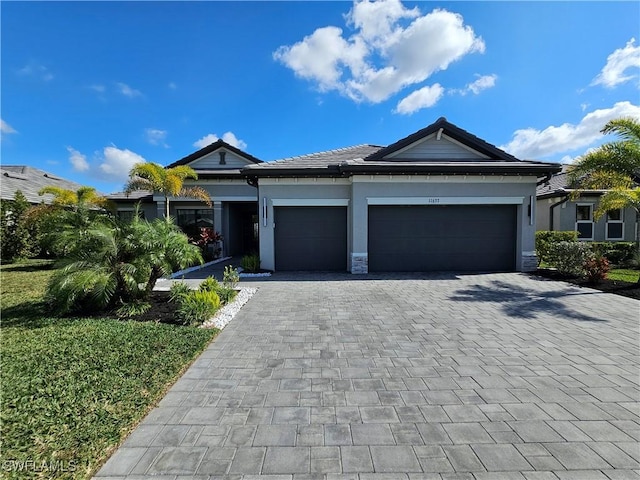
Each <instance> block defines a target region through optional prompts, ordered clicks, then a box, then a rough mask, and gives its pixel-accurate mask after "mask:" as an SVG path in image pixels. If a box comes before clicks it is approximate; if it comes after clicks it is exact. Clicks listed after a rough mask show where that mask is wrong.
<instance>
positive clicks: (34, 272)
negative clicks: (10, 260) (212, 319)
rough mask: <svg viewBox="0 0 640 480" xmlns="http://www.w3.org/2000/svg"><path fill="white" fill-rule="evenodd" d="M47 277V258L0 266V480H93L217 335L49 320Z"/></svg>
mask: <svg viewBox="0 0 640 480" xmlns="http://www.w3.org/2000/svg"><path fill="white" fill-rule="evenodd" d="M52 272H53V270H51V264H50V262H46V261H30V262H27V263H22V264H16V265H3V266H2V267H1V268H0V282H1V283H0V284H1V295H0V305H1V308H2V326H1V333H2V335H1V338H0V346H1V351H2V356H1V358H0V367H1V370H0V371H1V377H0V392H2V398H1V410H0V418H1V423H2V449H1V454H0V465H2V468H3V470H2V471H1V473H0V477H2V478H16V479H17V478H43V477H44V478H56V479H57V478H59V479H62V478H65V479H66V478H74V479H83V478H90V476H91V474H93V473H95V472H96V470H97V468H98V467H99V466H100V465H101V464H102V463H104V461H105V460H106V459H107V458H108V456H109V455H110V454H111V453H112V452H113V450H114V449H115V448H116V447H117V446H118V444H119V443H120V442H121V441H122V440H123V439H124V438H125V437H126V435H127V434H128V433H129V432H130V431H131V430H132V429H133V428H134V427H135V426H136V425H137V423H138V422H139V421H140V420H141V419H142V418H143V417H144V416H145V414H146V413H147V412H148V411H149V410H150V409H151V408H152V407H153V406H154V404H155V403H156V402H157V401H158V400H159V399H160V398H161V397H162V396H163V394H164V392H166V390H167V388H168V387H169V386H170V385H171V384H172V383H173V382H174V381H175V380H176V379H177V378H178V377H179V375H180V374H181V373H182V372H183V371H184V370H185V368H186V367H187V366H188V365H189V364H190V363H191V362H192V361H193V359H194V358H195V357H196V356H197V354H198V353H199V352H201V351H202V350H203V349H204V348H205V346H206V345H207V344H208V343H209V342H210V340H211V339H212V338H213V337H214V336H215V334H216V333H217V332H216V331H215V330H203V329H198V328H191V327H180V326H175V325H164V324H155V323H137V322H123V321H119V320H115V319H103V318H101V319H98V318H55V317H52V316H50V315H48V314H47V312H46V306H45V305H44V304H43V303H42V301H41V299H42V295H43V293H44V291H45V287H46V282H47V280H48V278H49V277H50V275H51V274H52ZM12 461H17V462H28V461H31V462H35V463H36V464H37V465H41V464H42V463H43V462H47V464H48V465H57V466H58V467H66V468H58V470H57V471H56V472H53V471H46V472H37V471H36V470H37V469H34V468H33V467H31V468H28V469H26V470H23V471H17V470H16V469H14V470H13V471H10V470H11V469H10V468H9V467H8V466H9V465H12V466H16V465H18V463H13V462H12ZM65 470H66V471H65Z"/></svg>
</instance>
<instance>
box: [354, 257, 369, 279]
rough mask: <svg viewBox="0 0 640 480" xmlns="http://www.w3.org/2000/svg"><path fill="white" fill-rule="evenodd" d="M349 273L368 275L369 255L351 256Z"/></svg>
mask: <svg viewBox="0 0 640 480" xmlns="http://www.w3.org/2000/svg"><path fill="white" fill-rule="evenodd" d="M351 273H355V274H363V273H369V255H368V254H366V253H352V254H351Z"/></svg>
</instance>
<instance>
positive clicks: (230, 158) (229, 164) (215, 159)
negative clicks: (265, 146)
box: [189, 148, 251, 170]
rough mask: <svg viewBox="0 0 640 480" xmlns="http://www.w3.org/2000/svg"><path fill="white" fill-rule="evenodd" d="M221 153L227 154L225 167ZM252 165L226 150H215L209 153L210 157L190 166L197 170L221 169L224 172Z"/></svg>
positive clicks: (201, 158) (205, 157)
mask: <svg viewBox="0 0 640 480" xmlns="http://www.w3.org/2000/svg"><path fill="white" fill-rule="evenodd" d="M221 151H224V152H226V154H225V158H224V161H225V163H224V165H220V152H221ZM250 163H251V162H249V161H247V160H246V159H244V158H242V157H239V156H238V155H236V154H235V153H233V152H231V151H229V150H227V149H225V148H219V149H218V150H215V151H213V152H211V153H209V154H208V155H205V156H204V157H200V158H199V159H198V160H194V161H193V162H191V163H189V166H190V167H191V168H194V169H196V170H197V169H206V170H212V169H221V170H222V169H225V168H242V167H246V166H247V165H249V164H250Z"/></svg>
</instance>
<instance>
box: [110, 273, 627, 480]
mask: <svg viewBox="0 0 640 480" xmlns="http://www.w3.org/2000/svg"><path fill="white" fill-rule="evenodd" d="M243 283H247V282H243ZM249 283H250V285H251V286H258V287H259V288H258V292H257V293H256V294H255V295H254V297H253V298H252V299H251V300H250V301H249V303H247V304H246V305H245V306H244V307H243V308H242V310H241V312H240V313H239V314H238V315H237V316H236V318H235V319H234V320H233V321H232V322H231V323H230V324H229V325H228V326H227V328H226V329H225V330H224V331H223V332H222V333H221V335H220V336H219V337H218V338H217V339H216V340H215V341H214V342H213V343H212V344H211V345H210V346H209V347H208V348H207V350H206V351H205V352H204V353H203V354H202V355H201V356H200V357H199V358H198V360H197V361H196V362H195V363H194V364H193V365H192V367H191V368H190V369H189V370H188V371H187V372H186V374H185V375H184V376H183V377H182V378H181V379H180V380H179V381H178V382H177V383H176V384H175V385H174V387H173V388H172V389H171V390H170V391H169V392H168V394H167V395H166V397H165V398H164V399H163V400H162V401H161V402H160V404H159V406H158V407H157V408H156V409H154V410H153V411H152V412H151V413H150V414H149V415H148V416H147V418H146V419H145V420H144V421H143V422H142V424H141V425H140V426H139V427H138V428H137V430H135V431H134V432H133V434H132V435H131V436H130V437H129V438H128V439H127V440H126V442H125V443H124V444H123V445H122V447H121V448H120V449H119V450H118V451H117V452H116V453H115V455H114V456H113V457H112V458H111V459H110V460H109V461H108V462H107V463H106V464H105V466H104V467H103V468H102V470H101V471H100V472H99V473H98V478H101V480H104V479H103V478H102V477H110V478H111V479H113V480H115V479H125V478H129V479H133V478H162V479H165V478H166V479H176V478H182V477H180V475H188V476H189V478H192V477H193V476H194V475H195V476H196V477H195V478H203V479H204V478H209V477H210V478H211V479H218V478H220V479H246V480H248V479H256V480H257V479H258V478H259V479H263V478H264V479H265V480H266V479H272V480H281V479H282V480H284V479H289V480H303V479H307V480H309V479H316V478H317V479H321V478H326V479H335V480H338V479H345V480H347V479H348V480H374V479H375V480H392V479H393V480H395V479H405V480H409V479H412V480H413V479H415V480H418V479H420V480H423V479H453V478H455V479H492V480H493V479H516V480H518V479H520V480H522V479H537V480H540V479H558V478H559V479H581V480H582V479H584V480H587V479H626V478H640V475H638V473H637V469H638V468H640V464H639V461H640V446H639V445H640V444H639V443H638V442H639V441H640V406H639V405H640V404H639V403H638V400H639V399H640V388H639V383H640V365H639V363H640V360H639V358H640V333H639V330H640V302H638V301H636V300H632V299H628V298H624V297H619V296H614V295H611V294H604V293H601V292H598V291H596V290H590V289H583V288H578V287H574V286H570V285H568V284H565V283H561V282H554V281H548V280H542V279H537V278H535V277H531V276H528V275H526V274H518V273H510V274H487V275H453V274H450V275H449V274H443V275H420V276H412V275H401V276H397V277H396V278H394V277H392V276H380V277H373V276H362V277H360V276H352V275H324V276H314V275H308V274H307V275H304V274H299V275H295V274H292V275H288V276H285V275H279V274H276V275H274V276H273V277H271V278H270V279H269V280H266V281H265V280H262V281H259V282H249ZM158 475H165V476H163V477H158ZM185 478H186V477H185Z"/></svg>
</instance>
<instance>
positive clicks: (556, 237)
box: [536, 231, 578, 265]
mask: <svg viewBox="0 0 640 480" xmlns="http://www.w3.org/2000/svg"><path fill="white" fill-rule="evenodd" d="M577 241H578V232H571V231H566V232H556V231H540V232H536V254H537V255H538V265H540V263H541V262H545V263H551V255H552V250H553V248H554V245H555V244H557V243H558V242H577Z"/></svg>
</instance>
